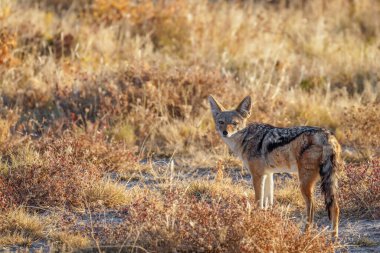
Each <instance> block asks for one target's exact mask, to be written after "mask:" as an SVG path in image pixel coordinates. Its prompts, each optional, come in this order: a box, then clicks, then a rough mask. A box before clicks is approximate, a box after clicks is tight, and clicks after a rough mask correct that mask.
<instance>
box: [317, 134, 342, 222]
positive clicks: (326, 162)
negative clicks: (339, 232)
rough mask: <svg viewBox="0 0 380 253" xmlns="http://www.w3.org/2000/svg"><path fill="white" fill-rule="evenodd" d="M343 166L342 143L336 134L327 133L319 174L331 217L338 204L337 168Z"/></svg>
mask: <svg viewBox="0 0 380 253" xmlns="http://www.w3.org/2000/svg"><path fill="white" fill-rule="evenodd" d="M340 166H341V158H340V145H339V143H338V141H337V140H336V139H335V137H334V136H332V135H331V134H329V133H328V134H327V142H326V144H325V145H324V147H323V158H322V163H321V166H320V170H319V174H320V175H321V178H322V182H321V188H322V193H323V194H324V196H325V205H326V210H327V212H328V215H329V219H331V207H332V206H333V204H334V202H335V204H337V202H338V199H337V190H338V183H337V178H336V177H337V176H336V173H337V170H338V168H339V167H340Z"/></svg>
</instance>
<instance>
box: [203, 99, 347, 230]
mask: <svg viewBox="0 0 380 253" xmlns="http://www.w3.org/2000/svg"><path fill="white" fill-rule="evenodd" d="M209 102H210V106H211V112H212V115H213V118H214V121H215V127H216V130H217V132H218V133H219V135H220V136H221V138H222V139H223V141H224V142H225V143H226V144H227V145H228V146H229V148H230V149H231V151H232V152H233V153H235V155H237V156H238V157H239V158H240V159H241V160H242V161H243V166H244V167H245V168H247V169H248V170H249V171H250V172H251V175H252V181H253V186H254V190H255V199H256V201H257V202H258V205H259V206H260V207H261V208H264V207H267V206H268V205H270V206H272V205H273V187H274V186H273V173H279V172H288V173H298V177H299V181H300V188H301V192H302V195H303V198H304V200H305V202H306V211H307V224H306V228H308V227H309V226H310V225H311V224H312V222H313V218H314V196H313V193H314V187H315V184H316V182H317V181H318V179H319V178H321V180H322V182H321V188H322V193H323V194H324V197H325V205H326V209H327V212H328V216H329V219H330V220H332V228H333V235H334V236H335V237H336V236H337V235H338V223H339V206H338V200H337V178H336V172H337V170H338V168H339V166H340V145H339V143H338V141H337V140H336V138H335V137H334V136H333V135H332V134H331V133H330V132H329V131H327V130H325V129H323V128H319V127H311V126H298V127H290V128H281V127H274V126H271V125H268V124H262V123H251V124H248V125H246V121H247V119H248V117H249V116H250V114H251V112H250V111H251V98H250V97H249V96H248V97H246V98H244V99H243V100H242V101H241V103H240V104H239V105H238V106H237V108H236V109H234V110H225V109H224V108H223V106H222V105H221V104H220V103H218V102H217V101H216V100H215V99H214V98H213V97H212V96H209Z"/></svg>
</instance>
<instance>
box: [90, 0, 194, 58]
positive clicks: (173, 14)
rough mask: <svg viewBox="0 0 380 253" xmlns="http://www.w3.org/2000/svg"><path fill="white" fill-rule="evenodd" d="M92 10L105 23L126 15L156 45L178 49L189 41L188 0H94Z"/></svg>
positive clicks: (172, 49)
mask: <svg viewBox="0 0 380 253" xmlns="http://www.w3.org/2000/svg"><path fill="white" fill-rule="evenodd" d="M92 11H93V15H94V17H95V18H96V19H98V20H101V21H103V22H106V23H112V22H114V21H116V20H120V19H123V18H126V19H127V20H128V21H129V22H130V24H131V25H132V31H133V32H134V33H135V34H139V35H142V36H146V35H148V36H149V37H150V38H151V40H152V42H153V44H154V45H155V47H156V48H166V49H169V50H170V51H171V52H177V53H178V51H181V50H183V49H184V48H185V46H186V45H187V44H188V43H189V36H190V33H189V29H190V22H189V20H188V18H187V15H188V12H189V10H188V2H187V1H182V0H180V1H163V0H160V1H150V0H143V1H139V2H136V1H124V0H111V1H109V0H95V1H94V3H93V5H92Z"/></svg>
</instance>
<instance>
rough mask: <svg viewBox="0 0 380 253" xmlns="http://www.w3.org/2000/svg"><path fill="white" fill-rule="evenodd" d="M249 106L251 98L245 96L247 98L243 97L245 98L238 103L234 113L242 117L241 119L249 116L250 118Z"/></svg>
mask: <svg viewBox="0 0 380 253" xmlns="http://www.w3.org/2000/svg"><path fill="white" fill-rule="evenodd" d="M251 105H252V102H251V97H250V96H247V97H245V98H244V99H243V100H242V101H241V102H240V104H239V105H238V107H237V108H236V111H237V112H238V113H239V114H240V115H241V116H243V118H248V117H249V116H251Z"/></svg>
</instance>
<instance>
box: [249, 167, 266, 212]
mask: <svg viewBox="0 0 380 253" xmlns="http://www.w3.org/2000/svg"><path fill="white" fill-rule="evenodd" d="M252 176H253V178H252V181H253V188H254V189H255V200H256V203H257V204H258V205H259V207H260V208H261V209H263V208H264V192H265V180H266V178H267V175H260V174H254V175H252Z"/></svg>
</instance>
